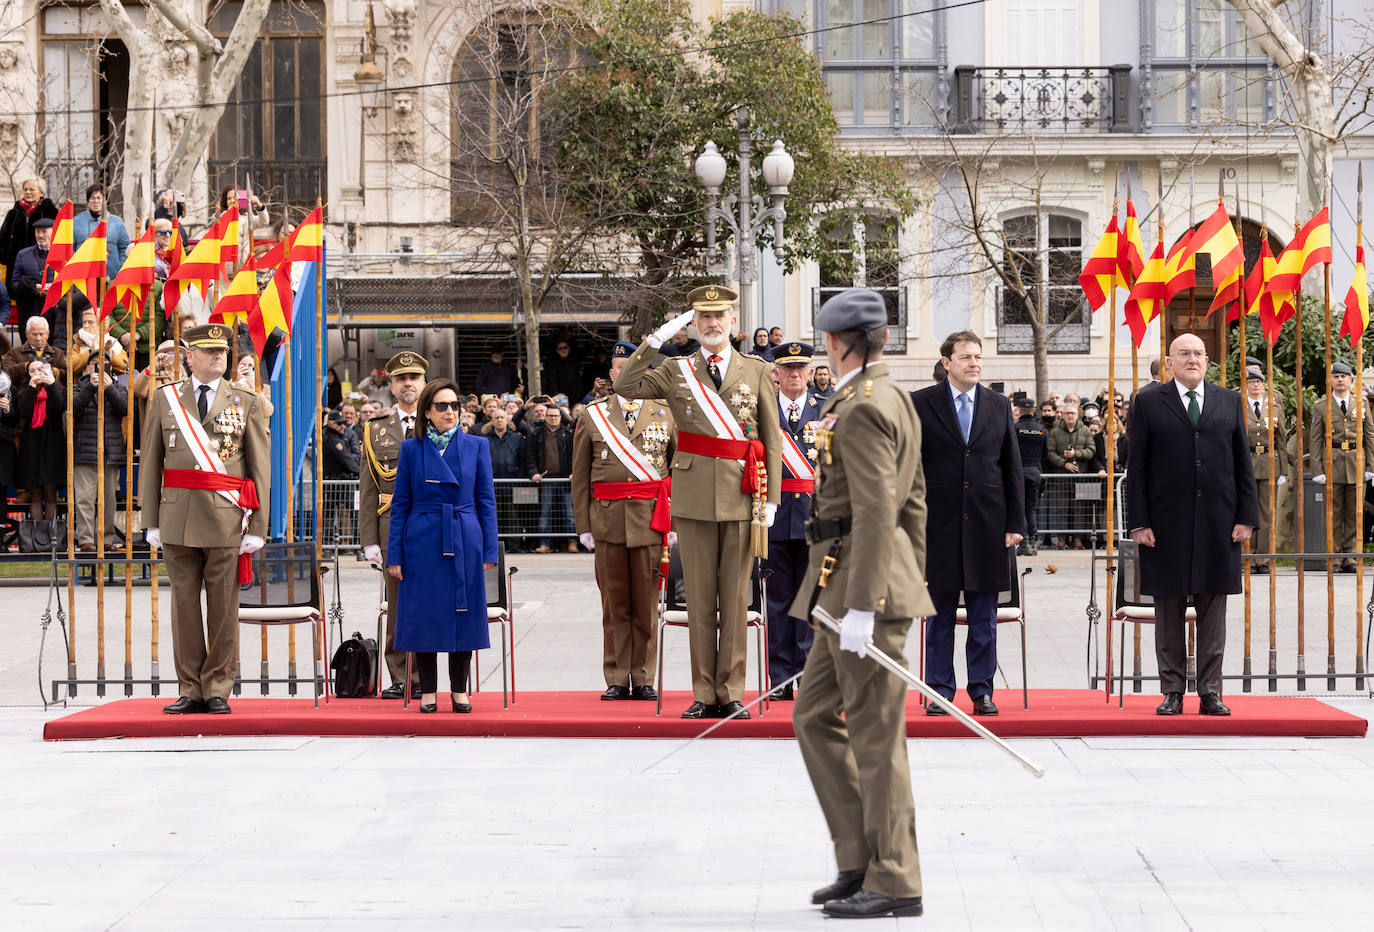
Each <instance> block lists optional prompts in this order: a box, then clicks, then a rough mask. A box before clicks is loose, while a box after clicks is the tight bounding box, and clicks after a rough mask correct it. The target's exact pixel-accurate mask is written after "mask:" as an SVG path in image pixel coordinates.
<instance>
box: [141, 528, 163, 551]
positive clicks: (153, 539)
mask: <svg viewBox="0 0 1374 932" xmlns="http://www.w3.org/2000/svg"><path fill="white" fill-rule="evenodd" d="M143 539H144V540H146V541H147V542H148V546H149V547H152V548H153V549H154V550H159V549H161V548H162V535H161V534H159V533H158V529H157V528H155V527H150V528H144V529H143Z"/></svg>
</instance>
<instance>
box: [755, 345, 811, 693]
mask: <svg viewBox="0 0 1374 932" xmlns="http://www.w3.org/2000/svg"><path fill="white" fill-rule="evenodd" d="M769 357H770V358H771V359H772V361H773V365H774V366H776V367H777V373H778V394H777V396H776V397H777V403H778V422H779V424H781V426H782V500H781V501H780V502H779V504H778V516H777V518H776V519H774V521H773V526H772V527H770V528H769V529H768V569H769V570H770V571H771V573H770V575H769V577H768V680H769V682H771V683H772V684H773V689H774V693H773V696H774V698H776V699H791V698H793V697H794V695H795V692H794V684H793V683H791V682H789V681H790V680H792V679H793V678H794V677H795V676H796V675H797V674H798V673H800V672H801V671H802V665H803V664H805V663H806V655H807V653H809V652H810V650H811V638H812V632H811V622H810V621H808V620H807V619H806V618H805V617H804V616H801V615H798V616H795V617H794V616H793V615H791V614H790V612H791V608H792V600H793V599H795V598H796V597H797V588H798V587H799V586H801V581H802V577H804V576H805V575H806V559H807V546H806V519H807V518H809V517H810V516H811V492H812V489H813V487H814V486H815V478H816V472H815V470H816V422H817V420H818V419H819V418H820V413H821V400H820V399H819V398H817V397H816V396H814V395H812V394H810V393H809V392H807V390H806V385H807V382H809V381H810V379H811V357H812V348H811V347H810V346H808V345H807V344H805V343H780V344H778V345H777V346H775V347H773V349H772V351H771V352H770V353H769ZM784 683H786V684H787V685H785V686H784V685H782V684H784Z"/></svg>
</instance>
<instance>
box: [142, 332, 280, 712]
mask: <svg viewBox="0 0 1374 932" xmlns="http://www.w3.org/2000/svg"><path fill="white" fill-rule="evenodd" d="M229 335H230V330H229V328H228V327H226V326H224V325H222V324H204V325H202V326H199V327H192V328H190V329H189V330H187V331H186V332H185V340H186V345H187V352H186V362H187V365H188V366H189V368H190V370H191V377H190V378H189V379H185V380H183V381H181V382H180V383H173V384H170V385H166V386H163V387H162V388H159V389H158V390H157V391H156V392H155V393H154V395H153V402H152V404H151V405H150V406H149V409H148V419H147V421H146V422H145V424H144V428H143V459H142V463H141V465H140V486H141V488H140V491H139V495H140V500H141V501H142V504H143V526H144V527H145V528H147V531H146V534H147V538H148V543H149V545H150V546H152V547H154V548H156V547H161V548H163V550H164V555H163V563H164V565H165V566H166V571H167V577H168V580H169V582H170V583H171V587H172V653H173V656H174V658H175V663H176V671H177V683H178V691H179V692H180V694H181V695H180V698H179V699H177V701H176V702H173V703H172V704H171V705H169V706H167V707H166V708H165V709H163V711H164V712H167V713H168V714H172V715H178V714H183V713H187V712H211V713H218V714H223V713H226V712H228V711H229V693H230V691H231V690H232V689H233V686H234V664H235V660H236V659H237V656H238V643H239V584H240V583H241V582H244V581H246V579H245V576H248V577H250V578H251V568H250V567H248V566H246V565H245V562H246V561H247V560H250V559H251V557H250V556H249V555H250V554H252V553H253V552H254V551H256V550H258V549H260V548H261V547H262V544H263V538H264V536H265V535H266V534H267V526H268V525H267V517H268V513H267V509H266V507H260V503H266V502H267V501H268V475H269V470H270V468H271V458H272V457H271V448H270V446H269V445H268V440H267V419H266V417H265V416H264V414H263V408H262V399H260V398H259V397H258V396H257V395H256V394H255V393H254V392H253V391H252V390H251V389H247V388H244V387H242V386H240V385H231V384H229V381H228V380H227V379H225V378H224V370H225V367H226V366H227V364H228V355H229ZM245 571H249V572H245ZM202 592H203V593H204V595H205V602H206V610H207V612H206V617H205V619H204V629H202V621H201V611H200V600H201V593H202Z"/></svg>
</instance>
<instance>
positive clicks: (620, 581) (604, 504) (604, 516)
mask: <svg viewBox="0 0 1374 932" xmlns="http://www.w3.org/2000/svg"><path fill="white" fill-rule="evenodd" d="M596 407H598V408H600V409H602V410H604V411H605V412H606V415H607V418H608V419H609V420H610V422H611V425H612V426H613V427H614V428H615V429H616V430H617V431H619V432H621V433H622V434H623V435H625V436H627V437H628V438H629V441H630V443H632V444H633V445H634V446H635V447H636V448H637V449H638V450H639V451H640V452H641V453H642V454H644V456H645V458H646V459H648V460H649V462H651V463H652V464H653V465H654V468H655V469H657V470H658V473H659V475H660V476H665V477H666V476H667V475H668V463H669V462H671V461H672V456H673V434H674V430H673V416H672V415H671V414H669V413H668V408H667V405H666V403H665V402H663V401H661V400H658V399H649V400H647V401H641V402H639V412H638V414H637V416H636V418H635V424H634V427H633V428H630V429H627V428H626V426H625V411H624V408H623V407H622V405H621V403H620V400H619V399H618V398H616V397H611V398H609V399H606V400H605V401H599V402H597V403H596ZM635 481H639V480H638V479H637V478H636V477H635V476H634V474H632V473H631V472H630V470H629V469H627V468H626V466H625V464H623V463H622V462H621V461H620V460H619V459H618V458H617V457H616V455H615V454H614V453H613V452H612V451H611V449H610V447H609V446H608V444H607V438H605V437H603V436H602V435H601V431H600V429H599V428H598V427H597V425H596V424H594V423H593V422H592V419H591V417H590V416H589V415H588V414H585V413H584V414H583V415H582V416H581V417H580V418H578V421H577V430H576V431H575V432H574V434H573V461H572V501H573V519H574V521H575V522H576V526H577V533H579V534H586V533H590V534H591V535H592V537H593V538H595V540H596V549H595V550H594V551H593V558H594V560H595V565H596V584H597V586H598V588H600V590H601V633H602V639H603V642H602V643H603V647H602V665H601V669H602V673H603V675H604V676H605V678H606V685H607V686H617V685H619V686H625V685H629V686H652V685H653V682H654V657H655V650H656V648H657V644H658V612H657V609H656V606H657V602H658V579H657V576H656V575H655V570H657V569H658V566H659V562H660V558H661V556H662V551H663V545H664V544H663V535H662V534H661V533H659V532H658V531H655V530H653V529H652V528H651V527H649V522H650V520H651V519H652V517H653V512H654V500H653V499H628V500H622V501H604V500H598V499H596V498H593V494H592V493H593V486H594V485H596V484H597V483H602V482H635Z"/></svg>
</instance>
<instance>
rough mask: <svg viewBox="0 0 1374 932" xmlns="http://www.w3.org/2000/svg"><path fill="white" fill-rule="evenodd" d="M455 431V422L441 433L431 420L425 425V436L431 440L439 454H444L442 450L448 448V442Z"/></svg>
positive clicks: (456, 430)
mask: <svg viewBox="0 0 1374 932" xmlns="http://www.w3.org/2000/svg"><path fill="white" fill-rule="evenodd" d="M456 433H458V425H457V424H455V425H453V426H452V427H450V428H449V429H448V430H446V431H444V432H443V433H442V434H441V433H439V432H438V431H437V430H435V429H434V424H433V422H431V423H429V424H426V425H425V436H426V437H428V438H429V439H430V440H432V441H433V442H434V445H435V446H436V447H438V448H439V455H440V456H443V455H444V451H445V450H447V449H448V442H449V441H450V440H452V439H453V436H454V434H456Z"/></svg>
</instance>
